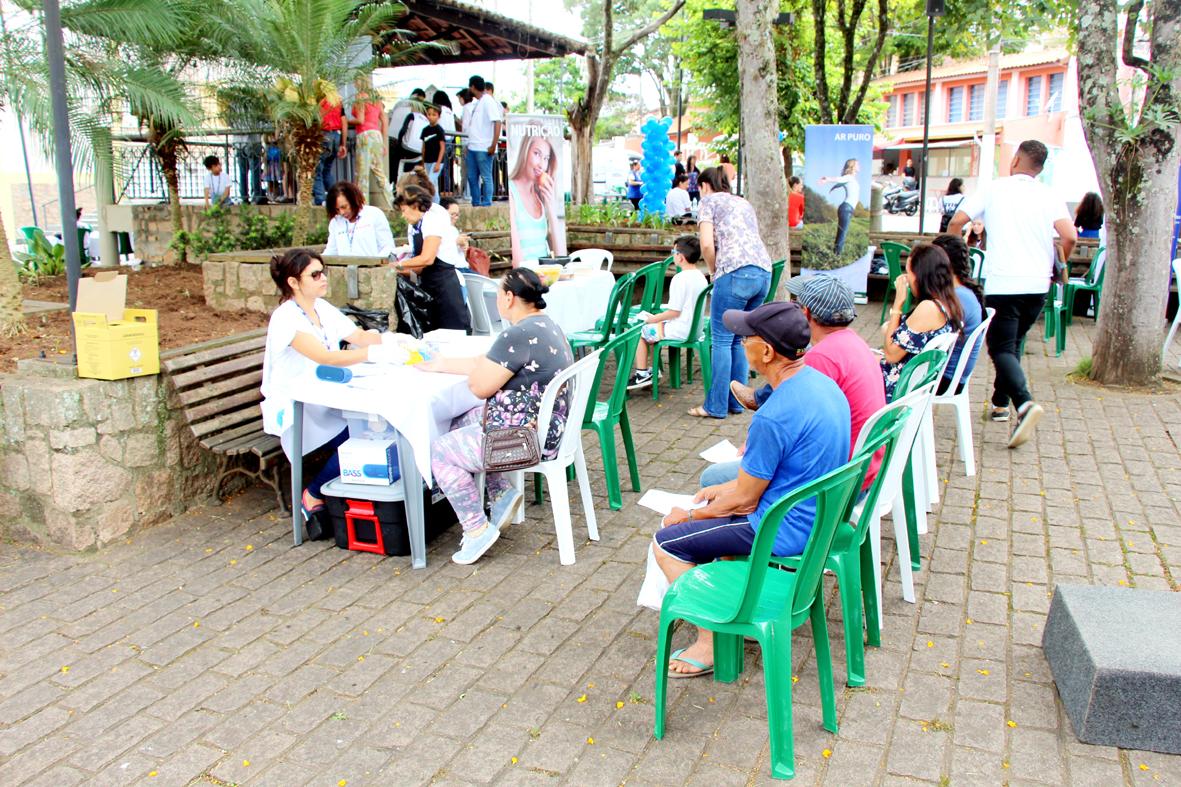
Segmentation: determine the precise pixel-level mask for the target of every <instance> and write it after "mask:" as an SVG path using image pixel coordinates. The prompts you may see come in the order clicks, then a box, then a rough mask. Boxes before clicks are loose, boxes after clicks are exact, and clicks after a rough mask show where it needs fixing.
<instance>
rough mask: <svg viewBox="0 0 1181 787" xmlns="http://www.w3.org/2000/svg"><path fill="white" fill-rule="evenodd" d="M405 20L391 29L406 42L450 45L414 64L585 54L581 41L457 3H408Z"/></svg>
mask: <svg viewBox="0 0 1181 787" xmlns="http://www.w3.org/2000/svg"><path fill="white" fill-rule="evenodd" d="M405 5H406V8H407V14H406V16H404V17H402V18H401V19H399V20H397V21H396V22H395V23H394V25H395V26H396V27H397V28H399V29H401V30H404V31H409V32H410V33H411V37H410V40H412V41H437V42H449V43H451V44H453V46H452V47H451V49H450V50H447V49H444V48H438V49H425V50H423V51H422V52H421V53H420V54H419V55H418V59H417V60H415V61H414V63H415V64H441V63H470V62H474V61H481V60H526V59H529V58H550V57H565V56H566V55H572V54H578V55H581V54H585V53H586V47H587V44H586V42H585V41H580V40H576V39H573V38H567V37H565V36H560V35H556V34H554V33H551V32H550V31H548V30H543V29H542V28H539V27H534V26H532V25H529V24H526V23H524V22H520V21H518V20H516V19H512V18H510V17H507V16H503V15H501V14H496V13H493V12H491V11H487V10H485V9H483V8H479V7H477V6H474V5H471V4H469V3H464V2H461V1H460V0H408V2H406V3H405Z"/></svg>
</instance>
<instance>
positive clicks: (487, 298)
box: [463, 272, 504, 336]
mask: <svg viewBox="0 0 1181 787" xmlns="http://www.w3.org/2000/svg"><path fill="white" fill-rule="evenodd" d="M463 281H464V284H465V285H466V286H467V308H468V311H469V312H470V313H471V315H472V333H474V334H475V335H477V336H496V335H498V334H499V333H500V332H501V331H502V330H504V321H503V320H501V319H500V312H498V311H497V310H496V290H497V289H498V288H499V286H500V285H498V284H497V283H496V281H495V280H493V279H489V278H488V277H487V276H481V275H480V274H478V273H466V272H465V273H464V274H463Z"/></svg>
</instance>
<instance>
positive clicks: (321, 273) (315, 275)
mask: <svg viewBox="0 0 1181 787" xmlns="http://www.w3.org/2000/svg"><path fill="white" fill-rule="evenodd" d="M308 276H311V277H312V281H319V280H320V279H323V278H325V277H326V276H328V269H327V268H321V269H320V270H318V271H311V272H310V273H308Z"/></svg>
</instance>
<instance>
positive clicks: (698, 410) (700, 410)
mask: <svg viewBox="0 0 1181 787" xmlns="http://www.w3.org/2000/svg"><path fill="white" fill-rule="evenodd" d="M688 413H689V415H691V416H693V417H694V418H713V416H712V415H710V414H709V412H707V411H706V409H705V408H704V407H701V406H700V405H699V406H697V407H691V408H689V410H688Z"/></svg>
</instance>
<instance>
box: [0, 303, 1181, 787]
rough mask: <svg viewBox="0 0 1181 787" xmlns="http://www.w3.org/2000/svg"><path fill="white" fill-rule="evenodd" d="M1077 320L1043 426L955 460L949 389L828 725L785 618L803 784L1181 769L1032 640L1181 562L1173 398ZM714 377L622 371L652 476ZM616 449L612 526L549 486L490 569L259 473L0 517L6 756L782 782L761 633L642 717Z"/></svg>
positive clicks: (368, 771) (834, 614)
mask: <svg viewBox="0 0 1181 787" xmlns="http://www.w3.org/2000/svg"><path fill="white" fill-rule="evenodd" d="M863 311H865V316H866V317H869V316H870V315H871V314H873V313H876V309H875V308H872V307H870V308H868V309H865V310H863ZM864 322H865V323H866V324H863V325H862V326H861V329H862V332H863V334H864V335H866V336H870V335H871V334H872V333H873V331H872V329H871V328H870V327H869V326H868V319H867V320H865V321H864ZM1081 323H1082V324H1081V325H1079V326H1078V327H1076V328H1075V329H1073V330H1072V333H1071V337H1070V338H1071V346H1070V348H1069V350H1068V353H1067V356H1065V357H1064V358H1062V359H1054V358H1046V357H1044V356H1043V349H1042V345H1041V344H1040V343H1039V342H1037V341H1036V340H1035V341H1032V342H1031V353H1033V354H1031V355H1030V356H1029V357H1028V358H1027V361H1028V367H1029V368H1030V370H1031V372H1032V376H1033V380H1034V391H1035V394H1036V396H1037V398H1038V399H1039V400H1041V401H1043V402H1045V403H1047V404H1048V405H1049V406H1048V408H1047V410H1048V412H1047V415H1046V418H1045V420H1044V421H1043V422H1042V425H1041V427H1040V429H1039V430H1038V434H1037V439H1036V441H1035V442H1033V443H1031V444H1030V445H1028V446H1026V447H1025V448H1023V449H1022V450H1019V451H1015V452H1012V451H1009V450H1007V449H1006V448H1005V438H1006V431H1005V427H1004V426H1002V425H996V424H984V423H981V422H977V423H976V429H975V433H976V450H977V456H978V458H979V467H980V470H979V474H978V475H977V476H976V477H974V478H971V479H968V478H965V477H964V476H963V468H962V465H961V464H960V463H959V462H958V459H957V460H956V461H955V462H954V463H952V462H951V461H949V457H950V455H951V451H952V450H953V447H952V444H951V436H952V435H953V434H954V431H953V430H952V429H951V422H950V420H949V419H948V418H947V416H946V414H944V415H942V416H940V418H939V420H938V427H937V428H938V430H939V431H940V433H941V439H940V451H939V457H940V468H939V470H940V475H941V478H943V479H948V480H947V483H946V486H945V487H944V488H945V496H944V500H943V504H942V507H941V508H940V509H938V510H937V513H936V515H935V516H934V517H932V530H931V533H930V534H929V535H927V536H924V537H923V539H922V552H923V558H924V563H923V569H922V571H921V572H920V573H919V574H918V575H917V577H916V581H917V583H918V585H919V587H918V604H917V605H909V604H906V603H904V602H902V601H901V592H900V589H899V586H898V584H897V581H896V578H895V577H896V574H895V572H894V571H893V567H891V570H890V575H889V576H890V579H889V582H888V584H887V586H886V589H885V593H886V600H887V603H886V613H887V618H886V630H885V634H884V643H883V645H884V647H883V648H882V649H880V650H871V651H870V652H869V654H868V659H867V660H868V685H867V686H866V687H865V688H863V689H858V690H848V689H845V688H844V685H843V680H841V681H839V682H838V688H839V689H841V691H839V692H838V699H839V702H840V726H841V731H840V733H839V735H835V736H834V735H830V734H828V733H826V732H824V731H823V730H822V729H821V728H820V725H819V719H820V709H819V694H818V691H817V686H816V674H815V669H814V663H813V661H812V653H811V647H810V646H811V638H810V635H809V634H807V633H801V634H799V635H797V636H796V638H795V642H794V648H795V650H794V666H793V673H794V674H796V675H798V676H799V682H798V683H797V684H796V686H795V725H796V727H795V729H796V733H795V741H796V752H797V757H796V764H797V770H798V776H797V781H798V783H803V784H809V783H813V782H820V781H823V782H826V783H830V784H834V785H845V784H871V783H875V784H877V783H880V784H901V783H911V782H919V781H926V782H938V783H940V784H949V783H950V784H953V785H960V784H1000V783H1005V782H1008V783H1013V784H1017V783H1034V782H1037V783H1048V784H1066V783H1070V784H1096V785H1115V784H1149V783H1159V784H1168V783H1173V784H1179V783H1181V757H1168V756H1162V755H1158V754H1152V753H1143V752H1122V751H1118V750H1116V749H1110V748H1101V747H1092V746H1084V745H1081V744H1079V743H1077V742H1076V741H1075V740H1074V736H1073V734H1072V733H1071V729H1070V725H1069V722H1068V721H1067V720H1066V719H1065V717H1064V715H1063V713H1062V709H1061V707H1060V705H1059V703H1058V702H1057V699H1056V695H1055V691H1054V688H1053V685H1052V683H1051V681H1050V676H1049V673H1048V670H1047V667H1046V664H1045V661H1044V660H1043V658H1042V655H1041V651H1040V648H1039V647H1038V643H1039V642H1040V637H1041V630H1042V625H1043V622H1044V617H1045V614H1046V611H1047V608H1048V604H1049V597H1050V593H1051V590H1052V588H1053V586H1054V584H1055V583H1056V582H1063V581H1065V582H1091V583H1098V584H1108V585H1116V584H1119V585H1132V586H1136V587H1144V588H1157V589H1164V588H1172V589H1173V590H1177V589H1178V584H1177V583H1178V581H1179V580H1181V524H1179V523H1178V516H1177V501H1178V500H1179V499H1181V457H1179V454H1178V448H1177V445H1176V443H1175V438H1174V435H1173V434H1171V433H1170V425H1177V424H1181V407H1179V406H1178V398H1177V396H1175V395H1172V396H1152V397H1150V396H1144V395H1138V394H1123V393H1118V392H1113V391H1106V390H1100V389H1097V388H1094V387H1089V386H1080V385H1075V384H1072V383H1070V382H1067V381H1066V380H1065V379H1064V374H1065V372H1066V371H1068V370H1069V369H1070V368H1071V367H1072V366H1073V364H1074V363H1075V362H1076V361H1077V359H1078V357H1079V354H1080V351H1083V350H1084V349H1085V348H1086V347H1088V346H1089V345H1088V344H1087V331H1089V330H1090V328H1091V324H1090V321H1089V320H1082V321H1081ZM984 363H985V366H986V367H987V361H984ZM983 371H984V373H983V374H980V375H978V376H977V377H978V379H977V380H976V382H975V384H974V390H973V395H974V399H975V401H976V402H977V403H979V402H981V401H982V398H983V393H984V385H985V383H986V380H985V378H987V377H989V376H990V372H989V370H988V369H987V368H985V369H984V370H983ZM699 396H700V393H699V388H696V387H695V388H692V389H689V390H687V391H683V392H681V393H678V394H674V395H670V396H668V397H667V399H665V400H662V404H661V406H659V407H657V406H654V405H653V404H652V403H651V400H650V399H647V398H644V397H638V398H634V399H633V402H632V403H631V413H632V418H633V422H634V423H635V424H636V427H637V432H638V434H637V439H638V446H637V448H638V451H639V453H640V459H641V472H642V475H643V479H644V483H645V484H646V485H650V486H659V487H662V488H669V489H685V490H687V489H688V488H689V486H690V483H691V481H690V479H691V478H692V477H693V476H694V475H695V474H696V473H697V472H698V471H699V470H700V468H701V466H702V463H701V461H700V460H699V459H697V458H696V455H697V453H698V452H699V451H701V450H702V449H704V448H706V447H707V446H709V445H711V444H712V443H713V442H715V441H716V440H717V439H719V438H720V437H730V438H738V437H740V431H741V429H742V428H743V427H744V424H745V422H746V419H744V418H737V419H731V420H729V421H727V422H725V423H721V424H719V423H714V422H709V423H706V422H702V421H698V420H695V419H691V418H688V417H686V416H684V415H682V413H683V411H684V409H685V408H686V407H687V406H688V405H689V404H691V403H693V402H695V401H697V400H698V397H699ZM589 445H590V446H591V453H592V454H595V453H597V450H598V448H597V445H596V444H595V443H594V440H593V438H590V439H589ZM597 464H598V463H597V462H596V463H595V467H592V477H594V479H595V482H596V489H597V494H598V495H599V497H598V502H599V504H600V508H599V511H600V516H601V521H600V528H601V531H602V536H603V540H602V541H601V542H599V543H597V544H589V543H586V542H585V541H584V540H583V539H579V540H578V562H577V564H576V565H574V566H570V567H565V568H563V567H561V566H559V564H558V559H557V550H556V548H555V546H554V539H553V535H552V532H551V531H550V529H549V525H548V522H549V521H550V520H549V514H548V509H543V508H538V507H535V506H532V505H531V506H530V507H529V509H528V519H527V522H526V524H524V525H521V526H516V527H513V528H510V529H509V530H508V531H507V533H506V534H505V537H504V538H503V539H501V541H500V543H499V544H497V545H496V546H495V547H494V548H493V550H492V551H491V553H490V554H489V555H488V556H486V557H485V558H484V559H483V560H482V561H481V562H480V563H478V564H477V565H475V566H473V567H460V566H455V565H453V564H451V562H450V561H449V560H448V557H449V555H450V553H451V551H452V550H453V547H454V542H455V538H454V537H453V536H451V535H450V534H448V535H447V536H445V537H444V538H443V539H442V540H441V541H439V542H436V544H435V546H434V547H433V548H432V549H431V552H430V566H429V568H427V569H426V570H424V571H411V570H410V569H409V566H408V560H407V559H404V558H385V559H382V558H378V557H376V556H373V555H369V554H359V553H349V552H345V551H341V550H337V549H335V548H331V547H327V546H325V545H323V544H319V543H317V544H306V545H304V546H302V547H300V548H298V549H293V548H292V547H291V545H290V534H289V531H288V529H287V525H286V523H285V522H284V521H283V520H282V518H281V517H279V516H277V515H276V513H275V512H274V511H271V510H269V504H268V499H267V495H266V494H265V493H263V492H261V491H258V490H254V491H253V492H251V493H248V494H245V495H243V496H241V497H239V498H238V499H236V500H234V501H232V502H231V503H230V504H228V505H226V506H224V507H219V508H208V509H203V510H197V511H194V512H192V513H190V514H189V515H187V516H184V517H181V518H179V519H177V520H175V521H174V522H171V523H169V524H167V525H164V526H161V527H157V528H154V529H152V530H149V531H147V532H144V533H142V534H139V535H136V536H135V537H134V538H132V539H130V540H129V541H128V542H127V543H126V544H123V545H118V546H114V547H112V548H109V549H107V550H105V551H104V552H102V553H100V554H97V555H83V556H59V555H53V554H49V553H46V552H39V551H34V550H29V549H23V548H14V547H12V546H4V547H3V548H2V549H3V551H2V552H0V613H2V614H0V783H3V784H38V785H55V786H56V785H71V784H80V783H85V784H88V785H90V784H95V785H101V784H128V783H145V784H152V785H157V784H158V785H164V784H206V783H209V784H234V783H248V784H270V785H295V784H303V783H313V784H321V785H335V784H345V783H346V781H347V783H348V784H349V785H360V784H399V785H401V784H417V783H427V782H435V783H440V784H458V783H471V782H497V783H510V784H516V783H537V784H559V783H563V784H576V785H587V784H610V785H614V784H620V783H623V782H627V783H628V784H680V783H692V784H703V785H723V784H754V783H759V784H762V783H766V782H768V781H769V767H768V761H767V732H766V719H765V710H764V702H763V686H762V679H761V677H760V669H759V665H758V662H757V654H756V653H755V652H754V651H753V650H748V660H749V661H751V662H754V663H753V665H752V667H753V668H749V669H748V670H747V673H746V675H745V676H744V678H743V679H742V680H741V681H740V682H739V683H736V684H732V685H724V684H717V683H714V682H712V681H711V680H706V679H702V680H692V681H679V682H675V683H674V685H673V686H672V706H671V711H670V721H669V728H670V732H669V735H668V737H667V738H666V739H665V740H663V741H655V740H653V739H652V737H651V727H652V709H651V706H650V704H649V703H650V701H651V698H652V691H653V665H652V655H653V649H654V644H655V641H654V630H655V621H656V616H655V614H654V613H651V612H648V611H641V610H638V609H637V608H636V607H635V606H634V601H635V595H636V591H637V589H638V586H639V583H640V578H641V576H642V571H643V555H644V550H645V547H646V545H647V542H648V540H649V538H650V537H651V534H652V532H653V529H654V528H655V527H656V525H657V521H656V518H655V517H653V516H651V515H649V514H648V513H647V512H646V511H644V510H642V509H639V508H637V507H636V506H635V504H634V502H635V499H636V497H635V496H634V495H631V494H630V493H629V494H628V495H627V496H626V498H625V509H624V510H623V511H621V512H617V513H608V512H607V510H606V505H605V496H604V493H603V490H602V484H601V480H599V477H598V475H597V471H596V469H595V468H596V467H597ZM578 527H579V524H578V523H576V532H579V531H578V530H577V528H578ZM885 530H886V531H889V527H887V528H885ZM581 532H583V533H585V531H584V530H583V531H581ZM886 552H887V553H888V554H891V555H892V545H890V544H887V546H886ZM829 610H830V612H829V614H830V617H831V618H832V619H833V620H834V621H835V622H834V624H833V625H832V626H830V631H832V632H833V634H834V637H835V638H836V641H834V643H833V648H834V655H835V656H836V657H837V659H838V664H837V674H838V676H843V650H842V647H843V643H842V641H841V640H840V631H841V627H840V625H839V617H840V607H839V604H836V603H830V604H829ZM686 636H687V635H686V633H685V632H681V633H680V634H679V635H678V638H679V639H684V638H685V637H686Z"/></svg>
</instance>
